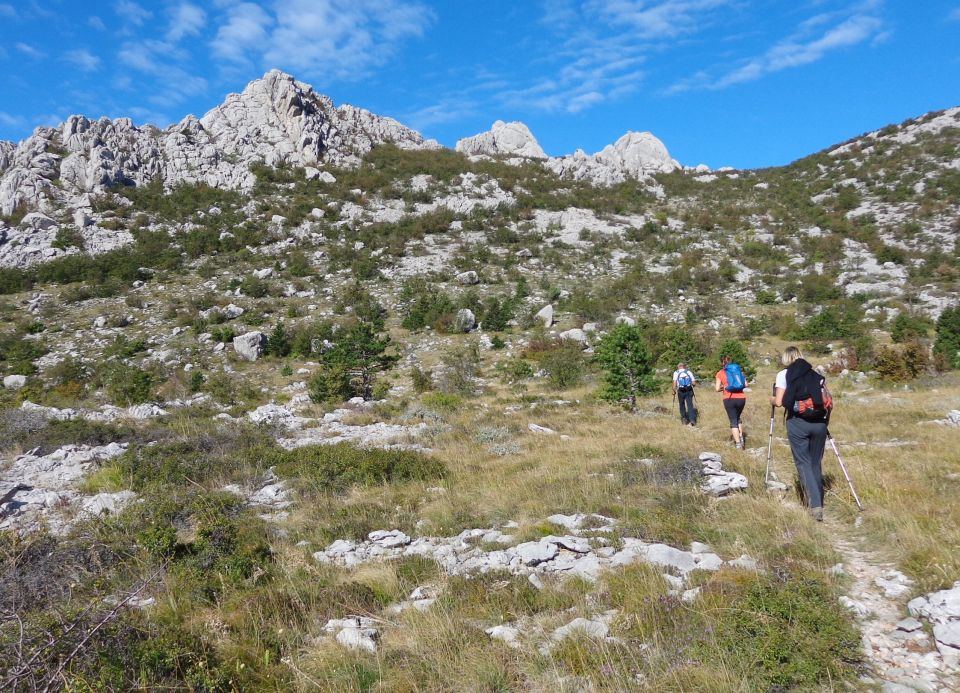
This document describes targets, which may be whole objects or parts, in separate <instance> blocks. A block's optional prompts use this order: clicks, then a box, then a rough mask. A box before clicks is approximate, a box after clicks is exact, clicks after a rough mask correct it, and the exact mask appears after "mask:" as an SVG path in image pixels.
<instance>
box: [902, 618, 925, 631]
mask: <svg viewBox="0 0 960 693" xmlns="http://www.w3.org/2000/svg"><path fill="white" fill-rule="evenodd" d="M921 628H923V624H922V623H920V621H918V620H917V619H915V618H913V617H910V618H905V619H903V620H901V621H899V622H898V623H897V630H902V631H903V632H905V633H913V632H914V631H917V630H920V629H921Z"/></svg>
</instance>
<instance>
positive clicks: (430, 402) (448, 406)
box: [420, 392, 463, 413]
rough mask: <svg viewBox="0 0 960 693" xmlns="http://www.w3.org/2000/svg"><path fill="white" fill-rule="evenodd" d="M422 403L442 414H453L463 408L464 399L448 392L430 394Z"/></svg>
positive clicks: (422, 399)
mask: <svg viewBox="0 0 960 693" xmlns="http://www.w3.org/2000/svg"><path fill="white" fill-rule="evenodd" d="M420 401H421V403H422V404H423V406H424V407H426V408H427V409H432V410H434V411H438V412H441V413H452V412H455V411H457V410H458V409H459V408H460V407H462V406H463V398H461V397H460V396H458V395H454V394H450V393H446V392H428V393H426V394H425V395H424V396H423V397H422V398H421V399H420Z"/></svg>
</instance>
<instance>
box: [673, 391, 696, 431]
mask: <svg viewBox="0 0 960 693" xmlns="http://www.w3.org/2000/svg"><path fill="white" fill-rule="evenodd" d="M677 400H679V402H680V420H681V421H683V423H692V424H695V423H697V410H696V408H695V407H694V406H693V388H690V389H689V390H688V391H686V392H684V391H683V390H677Z"/></svg>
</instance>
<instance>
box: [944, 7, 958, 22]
mask: <svg viewBox="0 0 960 693" xmlns="http://www.w3.org/2000/svg"><path fill="white" fill-rule="evenodd" d="M947 19H948V20H949V21H951V22H960V7H957V8H955V9H953V10H951V11H950V14H948V15H947Z"/></svg>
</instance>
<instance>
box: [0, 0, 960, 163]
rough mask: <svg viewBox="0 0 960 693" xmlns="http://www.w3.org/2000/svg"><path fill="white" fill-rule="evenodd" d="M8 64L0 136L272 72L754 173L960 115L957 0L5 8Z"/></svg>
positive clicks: (51, 4)
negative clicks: (647, 144)
mask: <svg viewBox="0 0 960 693" xmlns="http://www.w3.org/2000/svg"><path fill="white" fill-rule="evenodd" d="M0 66H2V69H3V74H4V79H3V89H2V90H0V139H10V140H20V139H22V138H24V137H26V136H27V135H29V134H30V132H31V131H32V129H33V127H35V126H37V125H51V124H56V123H59V122H60V121H62V120H63V119H64V118H65V117H66V116H67V115H69V114H71V113H83V114H85V115H88V116H91V117H96V116H100V115H108V116H111V117H118V116H129V117H131V118H133V119H134V121H135V122H137V123H144V122H152V123H155V124H159V125H162V126H164V125H167V124H169V123H171V122H176V121H178V120H180V119H181V118H182V117H183V116H185V115H186V114H188V113H194V114H196V115H202V114H203V113H204V112H206V111H207V110H209V109H210V108H212V107H214V106H216V105H217V104H219V103H220V102H222V101H223V98H224V96H225V95H226V94H227V93H229V92H232V91H240V90H241V89H242V88H243V86H244V85H245V84H246V83H247V82H249V81H250V80H252V79H256V78H257V77H260V76H262V75H263V73H264V72H266V71H267V70H269V69H271V68H279V69H282V70H285V71H287V72H290V73H291V74H293V75H295V76H296V77H297V78H298V79H301V80H303V81H305V82H308V83H310V84H312V85H313V86H314V87H315V88H317V89H318V90H319V91H321V92H323V93H326V94H328V95H329V96H331V97H332V98H333V100H334V101H335V102H336V103H338V104H339V103H344V102H346V103H352V104H354V105H357V106H361V107H364V108H368V109H370V110H372V111H374V112H376V113H380V114H383V115H390V116H393V117H395V118H397V119H399V120H400V121H402V122H404V123H406V124H408V125H410V126H411V127H415V128H417V129H418V130H420V131H421V132H423V133H424V134H425V135H427V136H430V137H435V138H437V139H438V140H440V141H441V142H442V143H444V144H446V145H450V146H452V145H453V144H454V143H455V142H456V140H457V139H458V138H460V137H464V136H466V135H471V134H474V133H476V132H480V131H482V130H486V129H488V128H489V127H490V125H491V123H492V122H493V121H494V120H496V119H502V120H522V121H524V122H526V123H527V124H528V125H529V126H530V128H531V129H532V131H533V132H534V134H535V135H536V136H537V138H538V139H539V140H540V143H541V144H542V145H543V147H544V149H545V150H546V151H547V152H548V153H550V154H564V153H568V152H571V151H573V150H574V149H576V148H578V147H580V148H583V149H585V150H587V151H588V152H594V151H597V150H599V149H601V148H602V147H603V146H604V145H606V144H608V143H610V142H613V141H614V140H616V139H617V138H618V137H619V136H620V135H622V134H623V133H624V132H626V131H627V130H637V131H642V130H650V131H651V132H653V133H654V134H655V135H657V136H658V137H659V138H660V139H662V140H663V141H664V143H665V144H666V145H667V147H668V148H669V150H670V152H671V154H673V156H674V157H675V158H677V159H678V160H679V161H681V162H682V163H684V164H690V165H694V164H698V163H706V164H708V165H710V166H712V167H718V166H725V165H730V166H735V167H738V168H746V167H758V166H769V165H777V164H784V163H787V162H789V161H792V160H794V159H796V158H798V157H801V156H804V155H806V154H809V153H812V152H814V151H817V150H819V149H822V148H824V147H826V146H828V145H830V144H834V143H836V142H839V141H842V140H845V139H848V138H850V137H853V136H855V135H857V134H860V133H862V132H865V131H867V130H872V129H875V128H878V127H881V126H883V125H886V124H888V123H893V122H899V121H901V120H904V119H906V118H909V117H913V116H916V115H920V114H922V113H925V112H927V111H931V110H937V109H941V108H946V107H950V106H955V105H960V0H950V1H936V0H933V1H924V2H919V1H918V2H912V1H907V0H860V1H848V0H791V1H780V0H768V1H765V2H760V1H758V0H513V1H508V0H486V1H485V2H476V3H474V2H466V1H463V0H438V1H434V2H428V1H427V0H247V1H245V2H237V1H236V0H231V1H228V0H207V1H200V0H93V1H87V2H76V1H75V0H0Z"/></svg>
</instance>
